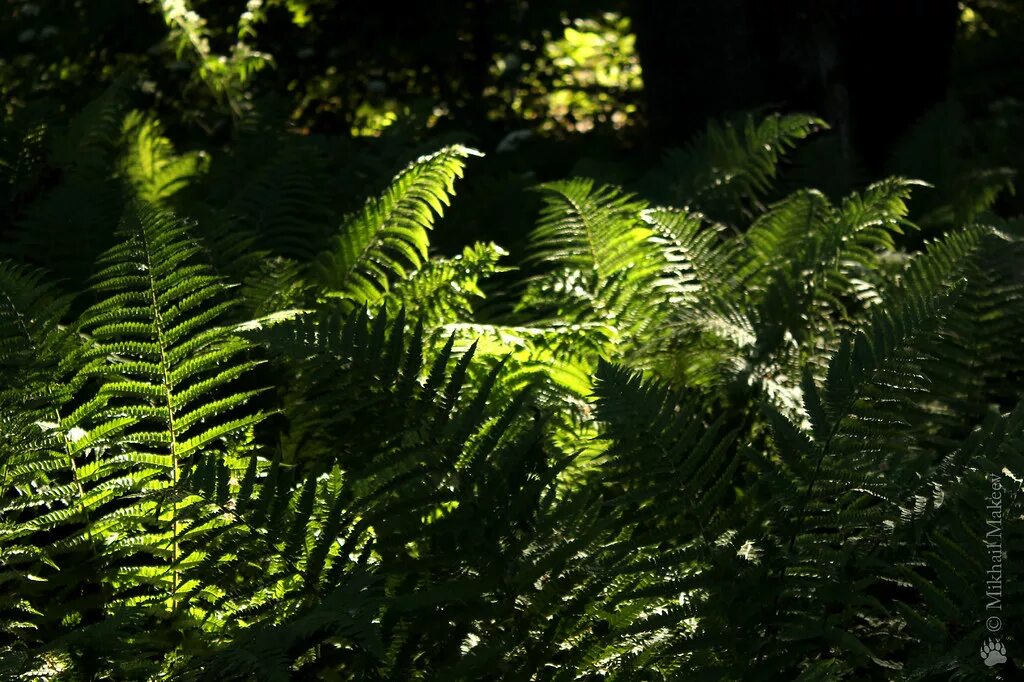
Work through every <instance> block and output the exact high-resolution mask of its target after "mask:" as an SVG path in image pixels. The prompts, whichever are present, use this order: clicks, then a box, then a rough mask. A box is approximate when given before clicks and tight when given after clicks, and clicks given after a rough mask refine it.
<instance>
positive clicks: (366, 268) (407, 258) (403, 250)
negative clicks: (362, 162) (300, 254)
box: [314, 145, 479, 306]
mask: <svg viewBox="0 0 1024 682" xmlns="http://www.w3.org/2000/svg"><path fill="white" fill-rule="evenodd" d="M478 154H479V152H476V151H475V150H472V149H470V148H468V147H463V146H459V145H456V146H452V147H446V148H444V149H442V150H441V151H439V152H436V153H434V154H431V155H429V156H424V157H422V158H420V159H417V160H416V161H414V162H413V163H411V164H410V165H409V166H408V167H406V168H405V170H403V171H402V172H401V173H399V174H398V175H397V176H396V177H395V179H394V180H393V181H392V183H391V186H390V187H388V189H387V190H386V191H385V192H384V193H383V194H382V195H381V196H380V197H378V198H376V199H371V200H369V201H368V202H367V203H366V206H365V207H364V208H363V209H362V211H360V212H359V213H358V214H357V215H356V216H354V217H353V218H351V219H350V220H349V221H348V222H346V223H345V224H344V225H343V226H342V227H341V229H340V231H339V232H338V234H337V235H335V237H334V238H333V240H332V243H331V245H330V247H329V248H328V249H327V251H325V252H324V253H322V254H320V256H319V257H318V258H317V260H316V263H315V267H314V273H315V282H316V283H317V284H318V286H319V287H320V288H321V290H322V291H323V292H324V294H325V295H327V296H330V297H333V298H339V299H342V300H343V301H348V302H350V304H353V305H357V306H358V305H362V304H369V303H374V302H376V301H378V300H380V298H381V297H382V296H383V295H384V294H385V293H387V291H388V290H389V289H390V288H391V287H392V285H393V283H394V282H395V281H397V280H401V279H404V278H406V277H407V276H408V275H409V274H411V273H412V272H414V271H415V270H417V269H419V268H420V267H422V266H423V264H424V262H425V261H426V259H427V246H428V244H429V237H428V231H429V230H430V229H431V228H432V227H433V224H434V219H435V216H440V215H441V214H442V213H443V211H444V207H445V206H446V205H447V204H448V202H449V197H450V196H451V195H452V194H453V193H454V191H455V187H454V185H455V180H456V179H457V178H460V177H462V172H463V167H464V165H465V159H467V158H468V157H470V156H474V155H478Z"/></svg>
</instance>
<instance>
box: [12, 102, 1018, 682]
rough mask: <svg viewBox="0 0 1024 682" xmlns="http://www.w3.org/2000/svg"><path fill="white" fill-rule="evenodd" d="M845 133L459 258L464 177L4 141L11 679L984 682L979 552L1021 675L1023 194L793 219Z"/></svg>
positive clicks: (712, 150) (763, 132) (254, 151)
mask: <svg viewBox="0 0 1024 682" xmlns="http://www.w3.org/2000/svg"><path fill="white" fill-rule="evenodd" d="M823 125H824V124H823V123H822V122H821V121H818V120H817V119H814V118H812V117H808V116H796V115H789V116H768V117H765V118H751V119H750V120H749V121H747V122H746V124H745V125H737V126H730V125H719V124H715V125H712V126H711V127H709V129H708V131H707V133H706V134H704V135H702V136H700V137H699V138H698V139H696V140H695V141H694V142H693V144H692V145H691V146H690V147H689V148H687V149H685V150H681V151H679V152H678V153H676V154H674V155H672V156H671V157H670V158H669V160H668V161H666V162H665V163H664V164H662V165H661V166H659V167H658V169H657V170H655V171H653V172H651V173H650V174H649V175H648V176H645V177H644V178H643V179H642V181H639V182H637V183H636V185H637V191H636V193H633V192H630V191H626V190H623V189H620V188H617V187H613V186H606V185H602V184H601V183H600V182H596V181H594V180H589V179H585V178H575V179H567V180H563V181H557V182H548V183H543V184H541V185H539V186H537V187H535V188H534V189H533V190H530V192H531V193H530V196H532V197H539V198H540V202H541V205H542V209H541V211H540V214H539V216H537V217H536V222H535V226H534V227H533V229H532V232H531V233H530V235H529V238H528V240H526V241H527V246H526V250H525V253H513V254H511V255H510V254H509V253H507V252H506V251H505V250H504V249H503V248H501V247H500V246H498V245H495V244H490V243H475V244H469V245H466V246H465V248H464V250H462V251H461V253H457V255H449V256H441V255H439V254H438V253H436V252H435V251H433V250H432V249H431V248H430V237H431V235H432V234H433V231H434V230H435V229H437V230H442V229H443V228H444V226H443V223H440V222H439V219H440V218H441V216H442V214H443V213H445V212H446V210H447V208H448V206H449V204H450V202H453V201H454V202H455V203H456V204H457V203H458V201H459V198H454V199H453V196H454V195H455V193H456V190H457V188H458V185H459V183H460V182H461V178H462V176H463V174H464V173H467V174H472V173H473V167H474V163H478V162H479V161H478V159H477V156H479V153H478V152H476V151H474V150H472V149H470V148H467V147H464V146H461V145H458V144H452V145H448V146H444V147H443V148H441V149H439V150H438V151H436V152H434V153H430V154H427V155H423V156H420V157H419V158H416V159H415V160H414V161H412V162H411V163H408V165H407V166H406V167H405V168H404V170H402V171H401V172H399V173H398V175H397V176H395V177H394V179H393V180H392V181H391V182H390V183H389V184H388V185H387V187H386V188H383V187H376V188H374V189H372V191H373V193H374V196H372V197H371V198H370V199H369V200H367V201H366V203H365V204H364V205H362V206H360V205H359V204H358V203H354V204H353V203H352V202H351V198H352V197H353V196H358V195H354V194H353V192H354V191H355V192H362V191H364V188H365V190H366V192H369V191H370V186H372V185H373V183H374V180H373V178H376V177H379V175H380V169H379V168H376V167H374V164H375V163H379V162H378V161H375V160H374V159H372V158H368V157H366V156H365V155H358V154H354V153H350V152H351V150H348V149H345V148H341V147H336V148H326V147H325V144H326V143H325V142H324V140H322V139H321V140H313V139H312V138H308V137H303V136H300V135H295V134H290V133H283V132H281V129H280V128H279V127H275V126H274V125H272V124H271V123H268V122H267V120H265V119H263V118H261V117H259V116H256V115H252V116H250V117H247V118H245V119H244V120H242V121H240V123H239V125H238V129H237V132H236V135H235V139H234V140H233V141H232V143H231V144H229V145H227V146H226V147H224V148H222V149H217V150H211V151H207V150H190V151H179V150H176V149H175V148H174V146H173V145H172V144H171V142H170V141H169V140H168V138H167V136H166V134H165V132H164V131H163V130H162V128H161V124H160V122H159V121H158V120H156V118H154V117H153V116H152V115H150V114H146V113H143V112H139V111H134V110H131V109H130V107H129V105H128V104H127V102H126V99H125V98H124V96H123V94H122V93H121V92H120V91H119V89H118V86H116V85H115V87H113V88H111V89H110V90H109V91H108V92H107V93H106V94H105V95H104V96H103V97H102V98H100V99H99V100H97V101H96V102H94V103H93V104H92V105H90V107H88V108H87V109H86V110H84V111H82V112H81V113H80V114H78V115H77V116H76V117H75V118H74V119H72V120H71V122H70V123H68V124H67V125H64V126H53V127H44V126H36V127H33V126H22V127H20V128H19V127H17V126H10V127H8V128H7V131H8V134H7V136H6V137H5V139H4V140H3V145H4V152H3V158H2V164H0V167H2V170H3V173H4V181H5V183H6V186H7V187H8V188H9V196H12V197H17V201H10V202H8V206H14V207H16V209H17V216H18V217H17V230H14V231H12V234H13V235H14V238H13V239H12V241H11V243H9V244H7V245H5V246H4V251H5V253H6V256H7V260H4V261H3V262H2V263H0V434H2V438H0V463H2V468H0V482H2V486H3V496H2V507H0V582H2V585H3V589H2V590H0V613H2V615H0V622H2V634H0V676H2V677H3V678H4V679H24V680H39V679H81V680H93V679H148V678H153V679H184V680H189V679H210V680H229V679H239V680H242V679H244V680H256V679H266V680H281V679H302V680H306V679H324V680H347V679H365V680H406V679H430V680H434V679H507V680H524V679H537V680H568V679H581V680H598V679H608V680H662V679H744V680H755V679H801V680H833V679H934V680H946V679H979V677H978V676H979V675H980V674H981V672H982V671H988V672H991V671H989V670H988V669H987V668H986V667H985V666H984V664H983V661H982V659H981V658H980V657H979V656H978V651H979V647H980V646H981V644H982V642H983V641H985V640H986V639H987V638H988V637H989V636H990V632H989V631H988V630H986V619H987V618H988V617H989V616H991V615H992V613H994V611H992V607H991V604H992V602H993V599H994V598H995V597H993V589H994V588H993V584H992V583H990V582H987V581H989V580H992V574H991V573H990V570H991V569H992V567H993V562H994V561H995V559H994V558H993V556H995V557H998V559H999V562H998V565H999V566H1000V568H1001V575H1000V577H999V583H998V585H999V586H1000V587H1001V593H1000V594H999V597H998V605H999V606H1000V610H999V611H998V612H997V615H998V616H999V617H1000V618H1001V622H1002V630H1001V632H1000V633H999V636H1000V642H1001V643H1002V644H1003V645H1004V646H1005V649H1006V650H1007V651H1008V652H1009V654H1008V655H1009V656H1010V658H1011V660H1010V661H1009V662H1007V663H1006V664H1005V667H1004V668H1000V669H999V670H1002V671H1003V673H1004V674H1006V675H1012V670H1011V668H1012V667H1013V666H1014V665H1017V659H1015V658H1014V656H1015V655H1017V652H1019V651H1020V646H1021V645H1022V639H1021V632H1020V630H1019V628H1020V623H1021V622H1024V612H1022V605H1024V595H1022V594H1021V590H1020V587H1019V585H1020V582H1019V573H1020V562H1021V558H1022V557H1021V555H1020V548H1021V547H1024V524H1022V523H1021V494H1020V493H1021V482H1022V481H1021V477H1022V476H1024V459H1022V456H1024V407H1022V406H1021V405H1020V402H1019V401H1020V399H1021V394H1020V387H1021V379H1022V376H1024V354H1022V352H1021V349H1020V342H1021V338H1022V337H1024V296H1022V288H1024V269H1022V268H1021V263H1022V262H1024V261H1022V256H1024V243H1022V239H1024V225H1022V223H1021V221H1020V219H1016V220H1004V219H1000V218H998V217H996V216H995V215H994V214H993V212H992V211H991V208H992V206H993V202H994V201H995V200H996V197H997V196H998V194H999V192H1000V191H1001V190H1003V189H1004V188H1005V187H1006V186H1007V180H1008V178H1009V174H1008V172H1006V171H999V170H996V171H970V172H969V173H968V172H965V173H964V174H961V175H959V176H957V177H958V178H960V179H961V180H962V181H961V182H959V183H958V184H957V185H956V186H955V188H954V187H953V186H950V187H941V186H940V187H939V188H938V190H927V189H925V188H922V187H919V185H921V183H918V182H916V181H914V180H912V179H906V178H901V177H893V178H888V179H883V180H881V181H879V182H876V183H874V184H871V185H869V186H867V187H865V188H863V189H862V190H861V191H859V192H856V193H853V194H849V195H848V196H846V197H845V198H842V199H839V200H837V199H834V198H830V197H829V196H828V195H827V194H825V193H822V192H819V191H817V190H815V189H813V188H812V187H810V186H798V187H783V188H782V189H781V190H780V186H779V185H778V183H777V171H778V168H779V164H780V163H781V161H782V159H783V157H784V156H785V155H786V154H788V153H789V152H790V151H791V150H792V149H793V148H794V147H796V146H798V145H800V144H802V141H803V140H804V138H806V137H808V136H809V135H811V134H812V133H814V132H815V131H817V130H818V129H820V128H821V127H823ZM12 131H13V132H12ZM338 144H341V143H338ZM339 158H340V159H343V160H342V161H341V162H338V161H337V160H338V159H339ZM345 159H347V160H345ZM46 173H49V174H51V176H52V177H48V179H44V180H43V181H41V180H40V174H46ZM20 187H42V188H43V189H42V190H41V191H38V192H34V193H33V194H32V195H30V196H26V195H25V193H23V192H22V193H19V188H20ZM353 188H355V190H353ZM919 189H920V192H919ZM929 192H931V193H930V194H929ZM918 194H924V195H925V199H924V202H925V204H926V206H927V209H928V210H927V212H921V213H917V214H915V215H920V216H921V220H918V221H912V220H911V218H910V213H909V210H910V209H909V208H908V204H909V205H913V202H914V201H915V200H916V197H917V196H918ZM345 197H348V199H347V200H346V199H345ZM645 197H646V198H645ZM476 200H477V201H479V200H480V199H479V196H478V197H477V198H476ZM346 202H347V203H346ZM660 202H666V203H664V204H663V203H660ZM668 204H671V205H668ZM916 223H920V225H919V224H916ZM512 265H515V266H516V267H515V268H513V267H511V266H512ZM76 292H77V293H76ZM71 294H76V295H71ZM994 490H995V491H1000V492H1001V497H999V505H998V506H999V511H1000V513H1001V516H999V517H998V519H999V522H1000V524H1001V525H1000V526H999V528H1000V532H1001V534H999V535H993V534H992V533H991V531H992V529H993V525H992V524H991V523H990V521H992V520H993V519H994V518H995V517H994V516H993V511H992V509H991V508H990V507H991V500H992V499H993V497H992V496H993V491H994ZM996 540H998V541H999V542H1000V545H999V547H1000V551H999V552H997V553H996V554H993V553H992V551H991V547H992V543H993V542H995V541H996Z"/></svg>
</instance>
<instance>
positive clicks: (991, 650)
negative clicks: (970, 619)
mask: <svg viewBox="0 0 1024 682" xmlns="http://www.w3.org/2000/svg"><path fill="white" fill-rule="evenodd" d="M981 659H982V660H983V661H985V665H987V666H989V667H990V668H991V667H992V666H994V665H999V664H1000V663H1006V647H1004V646H1003V643H1002V642H1000V641H999V640H997V639H987V640H985V641H984V642H983V643H982V645H981Z"/></svg>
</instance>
